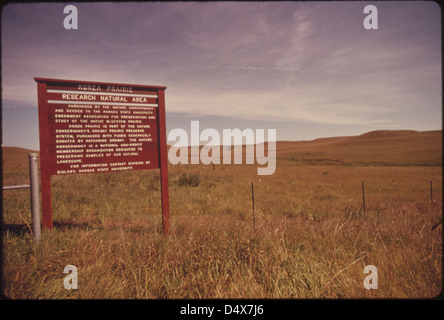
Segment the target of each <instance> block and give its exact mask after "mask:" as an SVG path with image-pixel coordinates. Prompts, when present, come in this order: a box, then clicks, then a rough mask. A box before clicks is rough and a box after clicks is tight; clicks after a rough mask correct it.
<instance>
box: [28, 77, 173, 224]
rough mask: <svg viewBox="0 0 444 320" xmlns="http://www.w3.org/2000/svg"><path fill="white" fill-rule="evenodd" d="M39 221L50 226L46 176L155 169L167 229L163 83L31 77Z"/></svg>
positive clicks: (49, 204)
mask: <svg viewBox="0 0 444 320" xmlns="http://www.w3.org/2000/svg"><path fill="white" fill-rule="evenodd" d="M34 80H35V81H36V82H37V91H38V106H39V131H40V170H41V188H42V225H43V227H44V228H48V229H52V227H53V223H52V200H51V175H58V174H75V173H96V172H113V171H128V170H141V169H157V168H160V178H161V179H160V180H161V188H162V224H163V229H164V231H165V232H168V230H169V196H168V158H167V156H168V155H167V138H166V125H165V90H166V87H158V86H143V85H133V84H121V83H106V82H91V81H74V80H59V79H45V78H34Z"/></svg>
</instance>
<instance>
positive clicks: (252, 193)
mask: <svg viewBox="0 0 444 320" xmlns="http://www.w3.org/2000/svg"><path fill="white" fill-rule="evenodd" d="M251 200H252V202H253V228H254V229H256V216H255V215H254V187H253V182H252V183H251Z"/></svg>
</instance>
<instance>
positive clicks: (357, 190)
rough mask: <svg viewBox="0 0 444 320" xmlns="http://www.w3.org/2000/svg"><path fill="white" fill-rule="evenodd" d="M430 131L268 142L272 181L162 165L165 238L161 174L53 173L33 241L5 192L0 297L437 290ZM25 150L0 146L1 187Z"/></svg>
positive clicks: (437, 167)
mask: <svg viewBox="0 0 444 320" xmlns="http://www.w3.org/2000/svg"><path fill="white" fill-rule="evenodd" d="M441 136H442V132H441V131H439V132H438V131H437V132H413V131H378V132H371V133H368V134H365V135H362V136H357V137H339V138H328V139H318V140H314V141H310V142H278V143H277V167H276V172H275V174H274V175H271V176H258V175H257V166H256V165H216V166H215V168H214V170H213V167H212V166H204V165H182V166H170V167H169V184H170V187H169V191H170V207H171V218H170V221H171V232H170V233H169V234H163V232H162V229H161V206H160V205H161V203H160V182H159V170H150V171H133V172H118V173H112V174H109V173H100V174H82V175H80V174H79V175H66V176H53V177H52V188H53V190H52V192H53V195H52V197H53V211H54V217H53V218H54V229H53V230H52V231H44V232H43V236H42V241H41V242H40V243H39V244H36V243H35V242H34V241H33V237H32V233H31V228H30V223H31V217H30V199H29V190H14V191H4V192H3V230H2V246H3V269H2V272H3V292H4V294H5V295H6V296H7V297H9V298H11V299H75V298H81V299H162V298H168V299H171V298H178V299H182V298H271V299H274V298H431V297H435V296H436V295H438V294H439V293H440V292H441V289H442V224H440V225H438V226H436V225H437V224H438V222H439V221H440V220H441V219H442V148H441V145H442V140H441ZM28 152H29V151H28V150H24V149H19V148H7V147H3V159H2V160H3V161H2V164H3V185H12V184H26V183H29V182H28V160H27V153H28ZM430 181H432V182H433V203H432V201H431V197H430ZM362 182H364V184H365V200H366V212H364V210H363V203H362V202H363V201H362ZM251 183H254V191H255V194H254V197H255V226H254V225H253V211H252V200H251ZM67 265H74V266H76V267H77V269H78V289H77V290H66V289H65V288H64V286H63V281H64V278H65V277H66V276H67V274H64V273H63V270H64V268H65V266H67ZM367 265H374V266H376V267H377V270H378V289H373V290H367V289H365V288H364V286H363V281H364V279H365V277H366V276H367V274H365V273H364V267H365V266H367Z"/></svg>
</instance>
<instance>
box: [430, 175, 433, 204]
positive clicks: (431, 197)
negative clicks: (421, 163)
mask: <svg viewBox="0 0 444 320" xmlns="http://www.w3.org/2000/svg"><path fill="white" fill-rule="evenodd" d="M430 200H431V201H432V203H433V185H432V180H430Z"/></svg>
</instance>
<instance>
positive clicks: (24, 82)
mask: <svg viewBox="0 0 444 320" xmlns="http://www.w3.org/2000/svg"><path fill="white" fill-rule="evenodd" d="M68 4H70V5H75V6H76V8H77V10H78V29H69V30H67V29H65V28H64V25H63V21H64V19H65V18H66V16H67V14H65V13H64V12H63V10H64V7H65V6H66V5H68ZM369 4H372V5H375V6H376V8H377V22H378V29H370V30H367V29H366V28H364V24H363V22H364V19H365V18H366V17H367V16H368V15H369V14H368V13H364V7H365V6H366V5H369ZM1 22H2V25H1V32H2V35H1V36H2V38H1V39H2V43H1V44H2V46H1V51H2V61H1V63H2V74H1V76H2V78H1V81H2V145H3V146H18V147H24V148H28V149H33V150H38V149H39V139H38V132H39V131H38V111H37V85H36V82H35V81H34V77H42V78H56V79H70V80H86V81H98V82H100V81H103V82H116V83H129V84H142V85H159V86H167V90H166V96H165V97H166V113H167V118H166V124H167V131H168V132H169V131H170V130H172V129H174V128H182V129H185V130H187V131H188V132H189V131H190V124H191V121H196V120H198V121H200V130H201V131H202V130H204V129H206V128H214V129H216V130H219V131H220V132H222V130H223V129H235V128H239V129H241V130H244V129H246V128H251V129H276V135H277V140H278V141H279V140H294V141H298V140H312V139H316V138H321V137H332V136H348V135H358V134H363V133H365V132H368V131H373V130H397V129H410V130H419V131H428V130H441V127H442V122H441V120H442V92H441V88H442V85H441V81H442V66H441V61H442V60H441V54H442V53H441V9H440V7H439V6H438V5H437V4H436V3H435V2H427V1H419V2H418V1H413V2H404V1H403V2H391V1H383V2H365V1H363V2H362V1H359V2H358V1H356V2H353V1H352V2H336V1H334V2H316V1H314V2H306V1H304V2H171V3H170V2H146V3H144V2H132V3H131V2H109V3H107V2H96V3H87V2H86V3H85V2H82V3H71V2H70V3H22V4H8V5H6V6H4V7H3V8H2V20H1ZM170 143H171V144H172V143H174V141H170ZM202 144H205V143H204V142H203V143H202Z"/></svg>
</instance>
